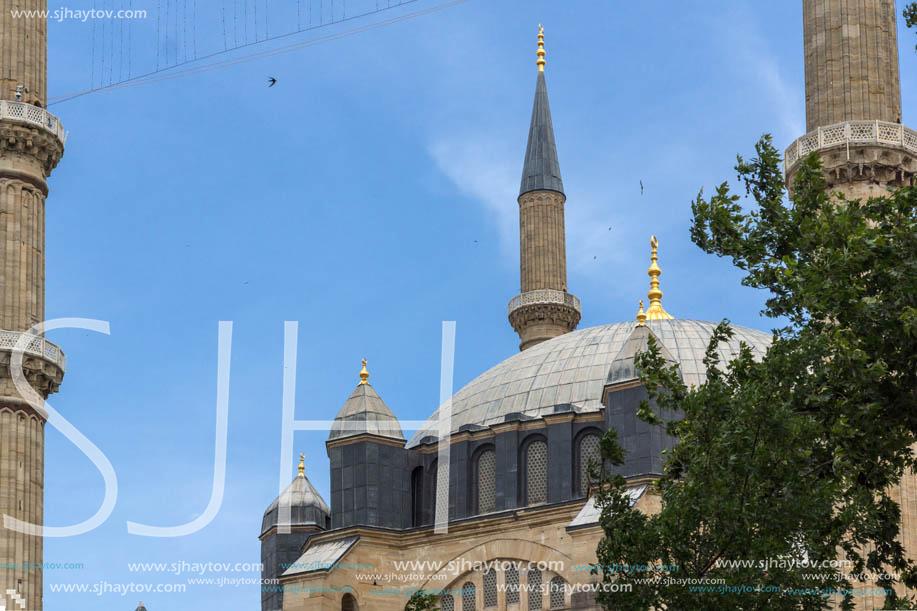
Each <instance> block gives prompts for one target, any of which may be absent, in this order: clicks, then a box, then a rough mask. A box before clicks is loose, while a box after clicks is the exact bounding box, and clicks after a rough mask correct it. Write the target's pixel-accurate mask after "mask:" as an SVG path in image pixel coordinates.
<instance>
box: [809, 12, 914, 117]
mask: <svg viewBox="0 0 917 611" xmlns="http://www.w3.org/2000/svg"><path fill="white" fill-rule="evenodd" d="M802 17H803V36H804V37H805V73H806V131H812V130H814V129H816V128H818V127H824V126H826V125H831V124H832V123H841V122H843V121H853V120H858V119H865V120H875V119H878V120H879V121H888V122H891V123H900V122H901V88H900V86H899V81H898V37H897V30H896V29H895V2H894V0H857V1H856V2H850V1H846V0H845V1H841V0H804V1H803V3H802Z"/></svg>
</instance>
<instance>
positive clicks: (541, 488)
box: [525, 439, 548, 608]
mask: <svg viewBox="0 0 917 611" xmlns="http://www.w3.org/2000/svg"><path fill="white" fill-rule="evenodd" d="M525 478H526V480H525V481H526V485H525V491H526V495H525V496H526V505H537V504H539V503H547V502H548V444H547V443H546V442H544V441H542V440H540V439H539V440H538V441H533V442H532V443H530V444H529V446H528V448H527V449H526V459H525ZM539 608H540V607H539Z"/></svg>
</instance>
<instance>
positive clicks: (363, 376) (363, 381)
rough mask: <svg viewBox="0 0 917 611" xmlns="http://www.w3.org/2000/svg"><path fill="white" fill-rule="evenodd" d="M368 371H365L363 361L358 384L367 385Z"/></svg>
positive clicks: (364, 360)
mask: <svg viewBox="0 0 917 611" xmlns="http://www.w3.org/2000/svg"><path fill="white" fill-rule="evenodd" d="M367 380H369V371H368V370H367V369H366V359H363V369H361V370H360V384H369V382H367Z"/></svg>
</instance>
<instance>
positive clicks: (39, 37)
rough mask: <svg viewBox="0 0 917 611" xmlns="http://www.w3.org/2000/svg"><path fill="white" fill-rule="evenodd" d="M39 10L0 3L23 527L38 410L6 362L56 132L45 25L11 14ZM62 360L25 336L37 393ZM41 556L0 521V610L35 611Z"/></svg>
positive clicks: (30, 277)
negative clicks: (49, 92) (49, 104)
mask: <svg viewBox="0 0 917 611" xmlns="http://www.w3.org/2000/svg"><path fill="white" fill-rule="evenodd" d="M46 8H47V6H46V0H0V32H2V35H0V514H4V515H9V516H12V517H14V518H16V519H19V520H21V521H24V522H29V523H32V524H42V523H43V514H44V505H43V502H44V501H43V498H44V495H43V489H44V425H45V418H46V414H45V413H44V410H43V409H38V410H36V409H34V408H33V407H32V406H30V405H29V404H28V403H26V401H25V400H24V399H23V398H22V396H21V395H20V394H19V392H18V391H17V390H16V388H15V386H14V385H13V381H12V378H11V376H10V370H9V363H10V357H11V355H12V352H13V348H14V346H15V345H16V343H17V341H18V340H19V339H20V337H21V336H22V335H23V333H24V332H26V331H28V330H29V329H30V328H31V327H32V326H33V325H35V324H36V323H40V322H43V321H44V319H45V198H46V197H47V195H48V185H47V183H46V182H45V181H46V179H47V178H48V176H49V175H50V174H51V170H52V169H54V166H55V165H57V162H58V161H59V160H60V158H61V156H62V155H63V152H64V140H65V134H64V131H63V128H62V127H61V124H60V122H59V121H58V120H57V118H55V117H54V116H53V115H51V114H50V113H48V112H47V111H45V110H44V107H45V105H46V104H45V100H46V87H47V82H46V81H47V22H46V21H45V20H44V19H39V18H26V17H14V16H13V15H12V14H11V11H12V10H16V11H19V10H44V9H46ZM65 364H66V361H65V357H64V355H63V353H62V352H61V351H60V349H59V348H58V347H57V346H55V345H54V344H52V343H50V342H48V341H46V340H45V339H44V338H43V337H41V336H34V337H31V338H28V342H27V344H26V345H25V349H24V352H23V369H24V371H25V374H26V379H27V380H28V382H29V383H30V384H31V385H32V387H33V388H34V389H35V390H36V391H38V392H39V394H41V395H42V396H43V397H47V396H48V395H49V394H50V393H52V392H54V391H56V390H57V388H58V386H59V385H60V382H61V379H62V378H63V375H64V368H65ZM41 562H42V539H41V537H38V536H29V535H25V534H22V533H18V532H15V531H12V530H7V529H5V528H3V526H2V524H0V566H16V567H18V568H0V597H2V598H5V599H6V608H7V609H14V608H16V609H18V608H20V607H21V606H22V605H21V604H17V601H24V608H25V609H29V610H30V611H34V610H40V609H41V608H42V572H41V571H40V570H37V569H36V568H35V567H34V565H35V564H39V563H41ZM10 591H12V592H13V593H12V594H11V593H10ZM0 606H3V603H2V602H0Z"/></svg>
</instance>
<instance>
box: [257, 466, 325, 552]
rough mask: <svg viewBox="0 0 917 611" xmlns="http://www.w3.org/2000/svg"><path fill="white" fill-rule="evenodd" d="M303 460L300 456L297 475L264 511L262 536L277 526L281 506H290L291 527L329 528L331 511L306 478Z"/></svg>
mask: <svg viewBox="0 0 917 611" xmlns="http://www.w3.org/2000/svg"><path fill="white" fill-rule="evenodd" d="M303 458H304V457H303V456H302V455H300V462H299V475H297V476H296V478H295V479H294V480H293V482H292V483H291V484H290V485H289V486H287V487H286V490H284V491H283V492H282V493H280V496H278V497H277V498H276V499H274V502H273V503H271V504H270V505H269V506H268V508H267V509H266V510H265V511H264V518H262V520H261V534H262V535H263V534H264V533H266V532H267V531H269V530H270V529H272V528H274V527H275V526H278V525H279V521H280V507H281V505H289V506H290V526H291V527H295V526H317V527H318V528H321V529H326V528H328V527H329V524H330V521H331V510H330V509H328V503H326V502H325V499H323V498H322V495H320V494H319V493H318V490H316V489H315V487H314V486H313V485H312V482H310V481H309V479H308V478H307V477H306V474H305V472H304V466H303Z"/></svg>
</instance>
